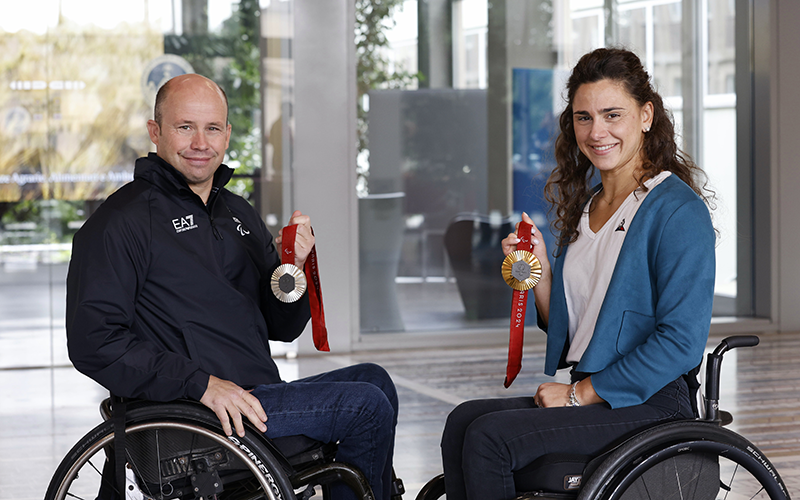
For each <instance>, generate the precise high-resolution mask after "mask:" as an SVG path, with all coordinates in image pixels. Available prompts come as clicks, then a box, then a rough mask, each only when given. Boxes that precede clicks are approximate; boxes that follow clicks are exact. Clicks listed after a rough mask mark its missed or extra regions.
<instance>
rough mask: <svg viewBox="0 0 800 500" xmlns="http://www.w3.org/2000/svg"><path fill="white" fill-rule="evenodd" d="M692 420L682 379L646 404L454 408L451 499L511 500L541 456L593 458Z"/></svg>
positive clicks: (447, 452)
mask: <svg viewBox="0 0 800 500" xmlns="http://www.w3.org/2000/svg"><path fill="white" fill-rule="evenodd" d="M691 418H694V415H693V412H692V407H691V402H690V399H689V391H688V389H687V387H686V382H685V381H684V380H683V378H679V379H678V380H676V381H675V382H671V383H669V384H668V385H667V386H666V387H664V388H663V389H661V390H660V391H659V392H658V393H656V394H655V395H653V397H651V398H650V399H649V400H647V401H646V402H644V403H643V404H641V405H637V406H630V407H627V408H617V409H612V408H611V406H610V405H608V404H606V403H603V404H596V405H588V406H580V407H562V408H539V407H537V406H536V405H535V404H534V403H533V397H518V398H501V399H480V400H474V401H467V402H465V403H462V404H461V405H459V406H458V407H456V408H455V409H454V410H453V411H452V412H451V413H450V415H449V416H448V417H447V422H446V424H445V428H444V434H443V435H442V462H443V466H444V475H445V487H446V490H447V500H463V499H469V500H473V499H474V500H509V499H512V498H514V497H515V496H516V489H515V488H514V476H513V471H515V470H518V469H521V468H522V467H525V466H526V465H528V464H530V463H531V462H533V461H534V460H535V459H537V458H539V457H540V456H542V455H546V454H549V453H558V452H560V453H576V454H582V455H590V456H595V455H599V454H600V453H602V452H603V451H604V450H605V449H606V448H607V447H609V446H610V445H611V444H613V443H615V442H617V441H618V440H620V439H621V438H623V437H625V436H628V435H630V434H633V433H634V432H635V431H637V430H638V429H643V428H646V427H650V426H652V425H653V424H655V423H659V422H662V421H669V420H679V419H691Z"/></svg>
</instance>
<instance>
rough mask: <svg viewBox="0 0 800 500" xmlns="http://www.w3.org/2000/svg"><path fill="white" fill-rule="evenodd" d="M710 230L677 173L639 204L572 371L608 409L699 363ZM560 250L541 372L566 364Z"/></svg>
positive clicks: (708, 297)
mask: <svg viewBox="0 0 800 500" xmlns="http://www.w3.org/2000/svg"><path fill="white" fill-rule="evenodd" d="M715 239H716V233H715V232H714V228H713V226H712V224H711V217H710V214H709V211H708V208H707V207H706V204H705V203H704V202H703V200H702V199H700V197H699V196H697V194H695V192H694V191H692V189H691V188H690V187H689V186H687V185H686V184H685V183H684V182H683V181H681V180H680V179H678V177H677V176H676V175H671V176H669V177H667V178H666V179H665V180H664V181H663V182H662V183H661V184H659V185H658V186H656V187H654V188H653V189H652V190H651V191H650V192H649V193H648V195H647V197H646V198H645V199H644V201H643V202H642V205H641V206H640V207H639V210H638V211H637V212H636V216H635V217H634V218H633V221H632V222H631V224H630V227H629V229H628V234H627V235H626V236H625V241H624V243H623V244H622V249H621V250H620V254H619V258H618V259H617V264H616V266H615V268H614V273H613V275H612V277H611V281H610V283H609V285H608V291H607V292H606V296H605V299H604V301H603V305H602V307H601V309H600V313H599V315H598V317H597V325H596V327H595V330H594V334H593V336H592V340H591V342H590V343H589V345H588V347H587V348H586V351H585V352H584V354H583V357H582V358H581V361H580V363H579V364H578V365H577V367H576V370H577V371H579V372H584V373H591V374H592V385H593V386H594V389H595V391H596V392H597V394H598V395H599V396H600V397H601V398H603V399H604V400H606V401H607V402H608V403H609V404H610V405H611V407H612V408H621V407H626V406H633V405H637V404H641V403H643V402H644V401H646V400H647V399H649V398H650V396H652V395H653V394H655V393H656V392H657V391H658V390H660V389H661V388H662V387H664V386H665V385H667V384H668V383H669V382H672V381H673V380H675V379H677V378H678V377H680V376H681V375H682V374H684V373H687V372H688V371H689V370H691V369H692V368H694V367H695V366H697V365H698V364H700V362H701V361H702V357H703V350H704V349H705V346H706V342H707V340H708V331H709V327H710V324H711V307H712V303H713V300H714V272H715V261H714V258H715V257H714V244H715ZM567 251H568V248H565V249H564V250H563V251H562V252H561V254H560V255H559V257H557V258H556V260H555V262H554V264H553V285H552V290H551V294H550V314H549V323H548V325H547V326H546V331H547V355H546V359H545V373H547V374H548V375H555V372H556V370H557V369H559V368H564V367H566V363H565V362H564V359H565V357H566V352H567V350H568V348H569V334H568V325H569V318H568V312H567V302H566V298H565V295H564V275H563V269H564V258H565V257H566V254H567Z"/></svg>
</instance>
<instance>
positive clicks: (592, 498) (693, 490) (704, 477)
mask: <svg viewBox="0 0 800 500" xmlns="http://www.w3.org/2000/svg"><path fill="white" fill-rule="evenodd" d="M740 494H741V495H743V496H740ZM634 498H635V499H637V500H646V499H648V498H658V499H660V500H665V499H672V498H684V499H695V500H714V499H720V498H728V499H738V498H749V499H759V498H769V499H771V500H788V499H789V494H788V492H787V490H786V486H785V485H784V483H783V481H782V480H781V477H780V475H779V474H778V471H777V470H776V469H775V467H774V466H773V465H772V464H771V463H770V462H769V460H767V458H766V457H765V456H764V454H763V453H762V452H761V451H760V450H759V449H758V448H756V447H755V446H754V445H753V444H752V443H750V442H749V441H748V440H747V439H745V438H743V437H742V436H740V435H738V434H736V433H734V432H732V431H729V430H727V429H725V428H722V427H719V426H717V425H715V424H713V423H704V422H694V421H689V422H686V421H684V422H673V423H669V424H664V425H660V426H658V427H654V428H652V429H650V430H647V431H644V432H642V433H641V434H639V435H637V436H635V437H634V438H632V439H631V440H630V441H628V442H626V443H625V444H623V445H621V446H620V447H619V448H618V449H617V450H615V451H614V452H613V453H611V454H610V455H609V457H608V458H607V459H606V460H604V461H603V463H602V464H601V465H600V466H599V467H598V469H597V470H596V471H595V472H594V473H593V474H592V475H591V477H589V479H588V480H587V481H586V483H585V485H584V486H583V488H582V489H581V492H580V494H579V496H578V499H579V500H600V499H608V500H618V499H623V500H629V499H634Z"/></svg>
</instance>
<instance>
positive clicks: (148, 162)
mask: <svg viewBox="0 0 800 500" xmlns="http://www.w3.org/2000/svg"><path fill="white" fill-rule="evenodd" d="M232 176H233V169H232V168H230V167H228V166H227V165H225V164H222V165H220V166H219V168H217V171H216V172H215V173H214V182H213V184H212V186H211V196H210V197H209V203H210V202H211V200H212V198H214V197H215V195H216V193H218V192H219V190H220V189H221V188H222V187H224V186H225V184H227V183H228V181H229V180H231V177H232ZM133 178H134V179H142V180H144V181H147V182H149V183H150V184H154V185H157V186H159V187H161V188H163V189H166V190H169V191H176V192H189V193H191V194H194V191H192V190H191V188H190V187H189V184H188V183H187V182H186V179H185V178H184V177H183V174H181V173H180V172H179V171H178V170H177V169H176V168H175V167H173V166H172V165H170V164H169V163H167V162H166V161H165V160H164V159H163V158H161V157H160V156H158V155H157V154H155V153H149V154H148V155H147V156H146V157H143V158H139V159H137V160H136V166H135V167H134V170H133Z"/></svg>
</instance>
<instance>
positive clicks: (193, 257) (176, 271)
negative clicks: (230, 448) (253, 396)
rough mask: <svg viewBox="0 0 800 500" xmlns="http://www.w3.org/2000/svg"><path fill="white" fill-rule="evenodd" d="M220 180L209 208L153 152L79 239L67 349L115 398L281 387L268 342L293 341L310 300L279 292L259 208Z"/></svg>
mask: <svg viewBox="0 0 800 500" xmlns="http://www.w3.org/2000/svg"><path fill="white" fill-rule="evenodd" d="M232 173H233V170H232V169H230V168H228V167H227V166H225V165H222V166H220V167H219V169H218V170H217V172H216V175H215V176H214V187H213V189H212V192H211V195H210V196H209V201H208V205H207V206H206V205H204V204H203V202H202V200H201V199H200V197H199V196H197V195H196V194H195V193H194V192H193V191H192V190H191V189H190V188H189V186H188V184H187V183H186V181H185V180H184V178H183V176H182V175H181V174H180V173H179V172H178V171H177V170H176V169H174V168H173V167H172V166H170V165H169V164H168V163H166V162H165V161H164V160H162V159H161V158H159V157H158V156H156V155H155V154H153V153H151V154H150V155H149V156H148V157H147V158H140V159H139V160H137V161H136V168H135V171H134V180H133V182H131V183H129V184H127V185H125V186H123V187H122V188H120V189H119V190H118V191H117V192H116V193H114V194H113V195H111V196H109V198H108V199H107V200H106V201H105V202H104V203H103V204H102V205H101V206H100V208H99V209H98V210H97V212H96V213H95V214H93V215H92V216H91V217H90V218H89V220H87V221H86V223H85V224H84V226H83V227H82V228H81V229H80V230H79V231H78V233H77V234H76V235H75V238H74V240H73V247H72V260H71V261H70V265H69V273H68V276H67V324H66V327H67V340H68V347H69V355H70V359H71V360H72V362H73V364H74V365H75V367H76V368H77V369H78V370H79V371H81V372H82V373H84V374H86V375H88V376H89V377H91V378H93V379H94V380H96V381H97V382H98V383H99V384H101V385H102V386H104V387H106V388H107V389H109V390H110V391H111V392H113V393H114V394H117V395H119V396H126V397H138V398H145V399H150V400H154V401H169V400H173V399H177V398H183V397H189V398H192V399H196V400H199V399H200V398H201V397H202V395H203V393H204V392H205V390H206V387H207V385H208V377H209V375H214V376H216V377H219V378H221V379H225V380H230V381H232V382H235V383H237V384H239V385H240V386H242V387H252V386H255V385H258V384H270V383H275V382H279V381H280V380H281V379H280V375H279V374H278V369H277V367H276V366H275V363H274V361H273V360H272V358H271V357H270V350H269V344H268V342H267V340H281V341H287V342H289V341H292V340H294V339H295V338H297V337H298V336H299V335H300V334H301V333H302V331H303V329H304V327H305V325H306V323H307V322H308V319H309V317H310V312H309V306H308V296H307V294H306V295H305V296H304V297H303V298H302V299H301V300H299V301H297V302H295V303H294V304H284V303H282V302H280V301H279V300H277V299H276V298H275V297H274V296H273V294H272V293H271V291H270V290H269V278H270V276H271V274H272V271H273V270H274V269H275V268H276V267H277V266H278V265H280V256H279V254H278V253H277V252H276V251H275V248H274V246H273V244H272V235H270V233H269V231H267V228H266V226H265V225H264V223H263V222H262V221H261V219H260V217H259V216H258V214H257V213H256V211H255V210H254V209H253V208H252V207H251V206H250V205H249V204H248V203H247V201H245V200H244V199H243V198H241V197H239V196H237V195H234V194H233V193H231V192H230V191H228V190H226V189H223V187H222V186H224V185H225V184H226V183H227V182H228V180H229V179H230V177H231V175H232Z"/></svg>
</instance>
